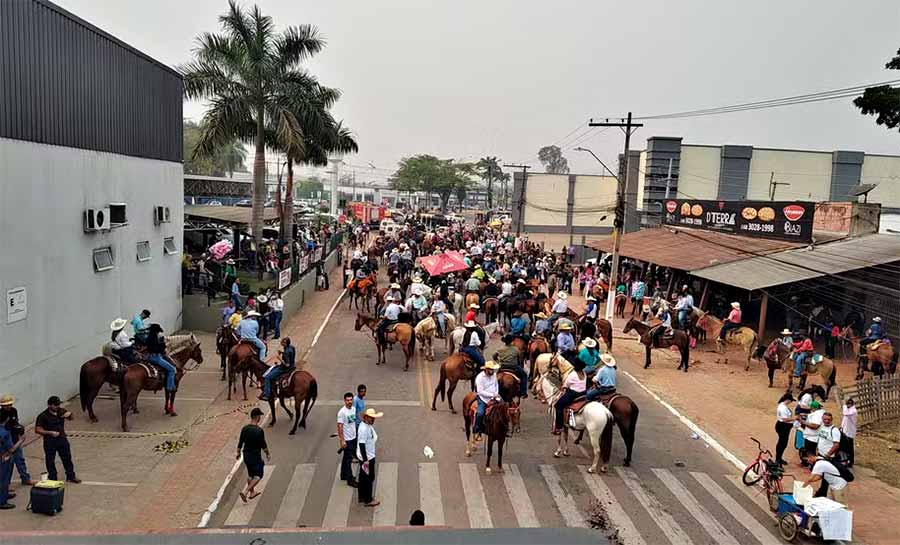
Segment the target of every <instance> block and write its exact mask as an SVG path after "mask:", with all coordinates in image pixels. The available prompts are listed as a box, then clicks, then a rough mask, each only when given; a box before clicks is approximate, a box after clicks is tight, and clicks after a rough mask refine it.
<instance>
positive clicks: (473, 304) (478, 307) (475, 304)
mask: <svg viewBox="0 0 900 545" xmlns="http://www.w3.org/2000/svg"><path fill="white" fill-rule="evenodd" d="M469 308H471V309H474V310H478V309H480V308H481V305H478V304H477V303H472V304H471V305H469Z"/></svg>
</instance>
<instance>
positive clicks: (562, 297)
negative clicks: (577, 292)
mask: <svg viewBox="0 0 900 545" xmlns="http://www.w3.org/2000/svg"><path fill="white" fill-rule="evenodd" d="M556 296H557V297H558V298H560V299H567V298H568V297H569V296H568V295H566V292H564V291H561V292H559V293H558V294H557V295H556Z"/></svg>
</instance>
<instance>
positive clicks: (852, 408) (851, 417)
mask: <svg viewBox="0 0 900 545" xmlns="http://www.w3.org/2000/svg"><path fill="white" fill-rule="evenodd" d="M841 432H842V434H843V439H842V440H841V451H842V452H844V453H845V454H847V467H853V460H854V453H853V440H854V439H856V402H855V401H854V400H853V398H852V397H850V398H847V401H845V402H844V407H843V418H841Z"/></svg>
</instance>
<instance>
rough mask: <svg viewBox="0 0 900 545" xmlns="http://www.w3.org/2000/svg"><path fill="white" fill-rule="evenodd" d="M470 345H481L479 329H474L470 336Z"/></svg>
mask: <svg viewBox="0 0 900 545" xmlns="http://www.w3.org/2000/svg"><path fill="white" fill-rule="evenodd" d="M469 346H481V337H479V336H478V332H477V331H473V332H472V336H471V337H469ZM495 380H496V379H495Z"/></svg>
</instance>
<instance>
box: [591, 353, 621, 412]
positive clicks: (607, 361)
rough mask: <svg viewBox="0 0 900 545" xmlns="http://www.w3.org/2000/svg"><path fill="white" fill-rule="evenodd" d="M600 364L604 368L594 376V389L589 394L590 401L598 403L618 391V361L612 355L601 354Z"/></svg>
mask: <svg viewBox="0 0 900 545" xmlns="http://www.w3.org/2000/svg"><path fill="white" fill-rule="evenodd" d="M600 362H601V363H602V364H603V366H602V367H601V368H600V371H598V372H597V374H596V375H594V381H593V382H594V387H593V388H591V389H590V390H588V393H587V398H588V401H596V400H597V399H599V398H600V397H601V396H605V395H609V394H612V393H614V392H615V391H616V359H615V358H614V357H612V354H601V355H600Z"/></svg>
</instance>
